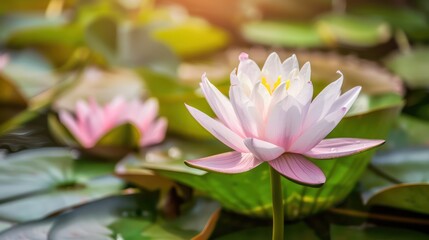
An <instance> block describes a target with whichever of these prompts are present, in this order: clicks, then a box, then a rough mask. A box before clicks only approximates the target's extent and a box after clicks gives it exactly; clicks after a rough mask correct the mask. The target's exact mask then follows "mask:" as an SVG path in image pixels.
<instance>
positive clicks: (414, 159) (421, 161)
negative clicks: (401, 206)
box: [360, 148, 429, 201]
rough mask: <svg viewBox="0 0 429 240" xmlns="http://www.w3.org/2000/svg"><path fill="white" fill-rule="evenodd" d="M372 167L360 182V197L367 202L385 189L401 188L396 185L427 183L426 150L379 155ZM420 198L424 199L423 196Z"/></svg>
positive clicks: (427, 156) (413, 149)
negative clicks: (361, 192)
mask: <svg viewBox="0 0 429 240" xmlns="http://www.w3.org/2000/svg"><path fill="white" fill-rule="evenodd" d="M372 165H373V167H372V169H370V170H367V171H366V172H365V173H364V175H363V177H362V179H361V180H360V182H361V186H362V191H363V194H362V196H363V198H364V199H365V200H367V201H368V200H369V199H371V198H372V197H374V196H376V195H378V194H383V192H384V191H385V190H386V189H387V190H388V189H389V188H393V189H395V186H397V187H400V188H402V187H401V185H397V184H401V183H402V184H404V183H407V184H420V183H429V178H428V176H427V171H429V150H427V149H426V148H408V149H407V148H405V149H399V150H396V151H390V152H387V153H383V154H379V155H377V156H376V157H375V158H374V160H373V162H372ZM403 188H406V185H405V186H404V187H403ZM387 190H386V191H387ZM406 191H407V190H406ZM404 197H407V196H404ZM421 197H423V199H425V198H424V195H422V196H421ZM416 200H418V199H416ZM418 201H420V200H418Z"/></svg>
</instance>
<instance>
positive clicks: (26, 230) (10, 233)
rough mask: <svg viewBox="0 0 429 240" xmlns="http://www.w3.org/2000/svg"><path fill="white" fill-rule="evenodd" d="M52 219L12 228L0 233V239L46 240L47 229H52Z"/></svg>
mask: <svg viewBox="0 0 429 240" xmlns="http://www.w3.org/2000/svg"><path fill="white" fill-rule="evenodd" d="M53 222H54V219H48V220H43V221H34V222H27V223H23V224H19V225H17V226H13V227H11V228H9V229H7V230H6V231H2V232H1V233H0V237H1V238H2V239H4V240H14V239H17V237H18V236H19V238H22V239H31V240H46V239H48V233H49V229H50V228H51V227H52V224H53Z"/></svg>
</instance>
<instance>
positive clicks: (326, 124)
mask: <svg viewBox="0 0 429 240" xmlns="http://www.w3.org/2000/svg"><path fill="white" fill-rule="evenodd" d="M346 112H347V109H346V108H341V109H339V110H337V111H336V112H333V113H330V114H329V115H327V116H326V117H325V118H323V119H322V120H320V121H319V122H317V123H316V124H314V125H312V126H310V127H309V128H308V129H306V130H304V132H303V133H302V134H301V135H300V136H299V137H298V138H297V139H296V140H295V141H294V142H293V143H292V145H291V147H290V148H289V149H287V151H290V152H294V153H305V152H308V151H310V149H312V148H313V147H314V146H316V145H317V144H318V143H319V142H320V141H322V139H324V138H325V137H326V136H327V135H328V134H329V133H330V132H331V131H332V130H333V129H334V128H335V127H336V126H337V124H338V123H339V122H340V121H341V119H342V118H343V117H344V115H345V114H346Z"/></svg>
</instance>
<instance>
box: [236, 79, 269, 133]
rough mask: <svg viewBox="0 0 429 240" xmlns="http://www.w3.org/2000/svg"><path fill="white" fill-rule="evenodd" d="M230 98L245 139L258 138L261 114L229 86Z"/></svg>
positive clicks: (237, 91)
mask: <svg viewBox="0 0 429 240" xmlns="http://www.w3.org/2000/svg"><path fill="white" fill-rule="evenodd" d="M230 98H231V104H232V107H233V108H234V111H235V113H236V115H237V118H238V121H239V122H240V125H241V127H242V128H243V131H244V134H245V135H246V136H247V137H258V136H259V131H261V128H259V126H261V121H262V116H261V113H260V112H258V109H256V107H255V106H254V105H253V103H252V102H250V100H249V99H248V98H247V97H246V96H244V94H243V93H242V92H241V91H240V89H239V88H238V87H236V86H231V88H230Z"/></svg>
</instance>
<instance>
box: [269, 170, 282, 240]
mask: <svg viewBox="0 0 429 240" xmlns="http://www.w3.org/2000/svg"><path fill="white" fill-rule="evenodd" d="M270 174H271V192H272V201H273V240H283V239H284V237H283V235H284V230H283V228H284V210H283V193H282V182H281V175H280V174H279V173H278V172H277V171H276V170H275V169H274V168H273V167H271V166H270Z"/></svg>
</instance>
